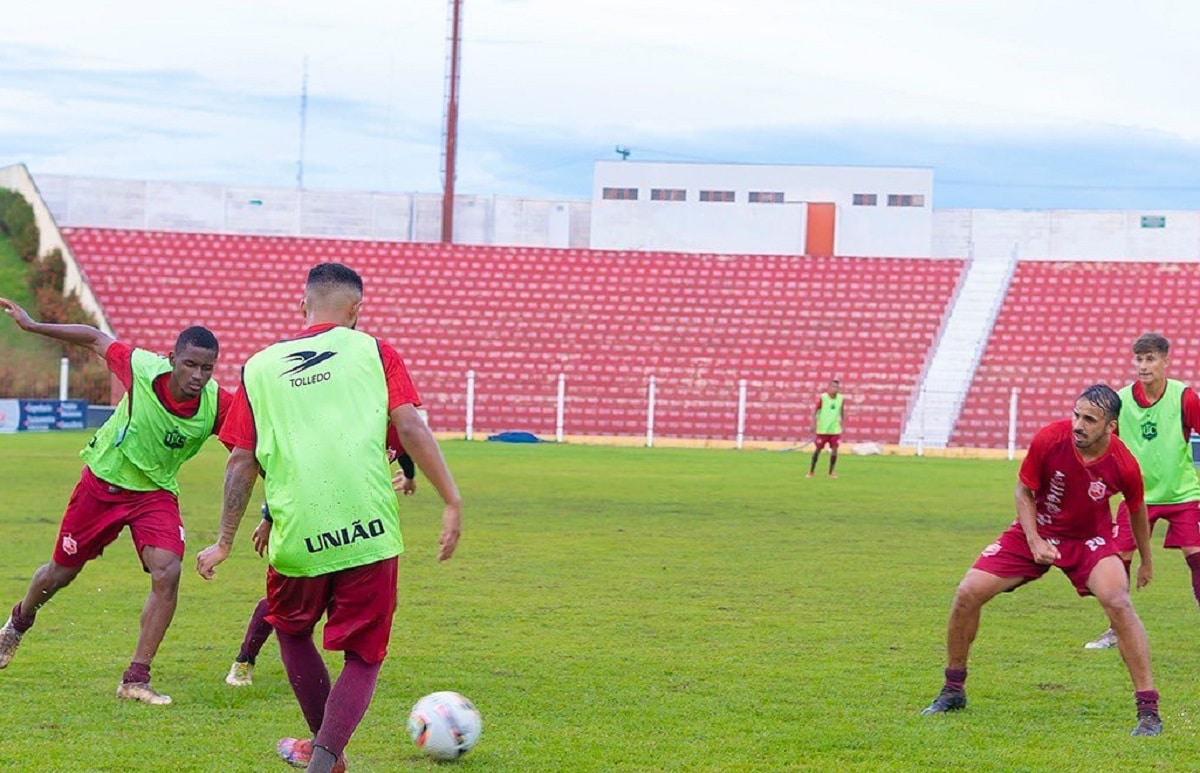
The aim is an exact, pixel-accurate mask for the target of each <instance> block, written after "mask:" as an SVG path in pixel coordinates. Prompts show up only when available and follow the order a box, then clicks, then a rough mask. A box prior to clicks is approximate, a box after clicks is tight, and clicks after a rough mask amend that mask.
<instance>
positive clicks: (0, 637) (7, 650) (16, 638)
mask: <svg viewBox="0 0 1200 773" xmlns="http://www.w3.org/2000/svg"><path fill="white" fill-rule="evenodd" d="M24 635H25V634H23V633H21V632H20V631H18V630H17V629H16V627H15V626H13V621H12V618H11V617H10V618H9V619H8V622H6V623H5V624H4V627H3V628H0V668H4V667H5V666H7V665H8V664H9V663H10V662H11V661H12V659H13V655H14V654H16V651H17V645H18V644H20V643H21V637H22V636H24Z"/></svg>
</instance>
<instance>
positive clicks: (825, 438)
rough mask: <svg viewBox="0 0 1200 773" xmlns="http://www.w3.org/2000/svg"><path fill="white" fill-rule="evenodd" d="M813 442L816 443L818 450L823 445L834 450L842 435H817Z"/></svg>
mask: <svg viewBox="0 0 1200 773" xmlns="http://www.w3.org/2000/svg"><path fill="white" fill-rule="evenodd" d="M813 442H814V443H816V445H817V450H818V451H820V450H821V449H822V448H824V447H825V446H829V448H830V449H832V450H834V451H836V450H837V447H838V443H840V442H842V436H841V435H817V437H816V439H815V440H814V441H813Z"/></svg>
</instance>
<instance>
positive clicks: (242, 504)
mask: <svg viewBox="0 0 1200 773" xmlns="http://www.w3.org/2000/svg"><path fill="white" fill-rule="evenodd" d="M261 471H262V470H261V468H260V467H259V465H258V459H257V458H256V457H255V456H254V451H253V450H251V449H248V448H235V449H233V451H231V452H230V454H229V461H228V462H226V464H225V501H224V504H223V505H222V507H221V530H220V533H219V534H218V535H217V541H216V543H215V544H213V545H210V546H209V547H207V548H205V549H204V550H202V551H200V554H199V555H197V556H196V571H197V572H198V573H199V574H200V576H201V577H203V578H204V579H206V580H211V579H212V578H213V576H214V575H215V574H216V568H217V566H218V565H219V564H220V563H221V562H223V561H224V560H225V559H226V558H228V557H229V550H230V549H231V548H232V547H233V539H234V537H236V536H237V530H238V526H240V525H241V523H242V517H243V516H244V515H245V514H246V506H247V505H248V504H249V503H250V495H251V494H252V493H253V492H254V481H255V480H256V479H257V478H258V475H259V473H260V472H261Z"/></svg>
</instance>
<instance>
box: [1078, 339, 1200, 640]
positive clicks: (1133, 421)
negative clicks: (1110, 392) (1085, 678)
mask: <svg viewBox="0 0 1200 773" xmlns="http://www.w3.org/2000/svg"><path fill="white" fill-rule="evenodd" d="M1170 352H1171V344H1170V342H1169V341H1167V339H1166V338H1163V337H1162V336H1161V335H1159V334H1157V333H1146V334H1145V335H1142V336H1139V337H1138V339H1137V340H1136V341H1134V342H1133V364H1134V367H1135V368H1136V369H1137V380H1136V381H1134V382H1133V383H1132V384H1130V385H1128V386H1126V387H1125V388H1124V389H1122V390H1121V391H1120V395H1121V418H1120V421H1119V422H1118V430H1117V432H1118V434H1119V435H1120V436H1121V440H1122V441H1123V442H1124V443H1125V445H1126V446H1128V447H1129V450H1130V451H1131V452H1133V455H1134V456H1135V457H1136V458H1137V460H1138V464H1139V465H1140V466H1141V468H1142V480H1143V481H1144V482H1145V485H1146V509H1147V511H1148V513H1149V516H1150V531H1151V533H1153V532H1154V525H1155V524H1156V523H1158V522H1159V521H1160V520H1163V521H1166V522H1167V535H1166V537H1165V539H1164V540H1163V547H1165V548H1178V549H1179V552H1180V553H1181V554H1183V558H1184V560H1185V561H1187V565H1188V569H1189V570H1190V571H1191V574H1192V595H1193V596H1194V597H1195V598H1196V602H1197V603H1198V604H1200V481H1198V480H1197V478H1196V468H1195V466H1194V465H1193V464H1192V448H1191V442H1190V438H1191V434H1192V432H1200V396H1197V394H1196V393H1195V392H1194V391H1193V390H1192V388H1191V387H1189V386H1187V385H1186V384H1184V383H1183V382H1182V381H1176V380H1174V379H1169V378H1167V367H1168V366H1169V365H1170V361H1169V359H1168V357H1169V355H1170ZM1116 545H1117V550H1119V551H1120V553H1121V560H1122V561H1124V562H1125V567H1126V569H1125V571H1126V573H1128V572H1129V568H1128V567H1129V563H1130V560H1131V559H1132V558H1133V550H1134V547H1135V543H1134V539H1133V532H1132V530H1131V529H1130V525H1129V508H1127V507H1126V506H1125V504H1124V503H1122V504H1121V506H1120V507H1119V508H1117V528H1116ZM1116 645H1117V636H1116V634H1115V633H1114V632H1113V630H1112V629H1111V628H1109V629H1108V630H1107V631H1105V632H1104V633H1103V634H1101V635H1100V637H1099V638H1098V639H1096V640H1095V641H1090V642H1088V643H1087V644H1086V645H1084V646H1085V647H1086V648H1087V649H1090V650H1095V649H1107V648H1109V647H1115V646H1116Z"/></svg>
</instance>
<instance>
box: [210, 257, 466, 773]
mask: <svg viewBox="0 0 1200 773" xmlns="http://www.w3.org/2000/svg"><path fill="white" fill-rule="evenodd" d="M362 303H363V297H362V279H361V278H360V277H359V276H358V274H357V273H355V272H354V271H353V270H352V269H350V268H348V267H346V266H344V265H341V264H337V263H323V264H320V265H318V266H316V267H315V268H313V269H312V270H311V271H310V272H309V274H308V281H307V283H306V284H305V291H304V300H303V303H302V305H301V308H302V310H303V312H304V315H305V318H306V321H307V324H308V327H306V328H305V329H304V330H303V331H301V332H300V333H299V335H297V336H296V337H294V338H290V339H285V340H283V341H280V342H278V343H275V344H272V345H271V346H268V347H267V348H265V349H263V350H262V351H260V352H258V353H257V354H255V355H254V356H253V357H251V358H250V359H249V360H248V361H247V362H246V366H245V368H244V369H243V373H242V387H241V389H240V390H239V391H238V395H237V397H236V399H235V401H234V404H233V407H232V408H231V409H230V416H229V422H228V423H227V425H226V427H225V429H224V430H223V431H222V433H221V437H222V439H223V440H225V441H227V442H229V443H231V444H232V445H233V446H234V449H233V452H232V453H231V454H230V457H229V463H228V465H227V467H226V470H225V500H224V506H223V508H222V513H221V527H220V533H219V537H218V539H217V542H216V544H214V545H212V546H210V547H208V548H206V549H205V550H203V551H201V553H200V554H199V555H198V556H197V557H196V569H197V571H198V572H199V573H200V575H201V576H202V577H204V578H205V579H211V578H212V577H213V575H214V572H215V569H216V567H217V566H218V565H219V564H220V563H221V562H223V561H224V560H225V559H226V558H227V557H228V556H229V551H230V548H231V546H232V545H233V541H234V537H235V536H236V534H237V529H238V525H239V524H240V522H241V519H242V517H243V515H244V514H245V510H246V505H247V503H248V502H249V499H250V495H251V493H252V491H253V489H254V483H255V480H256V478H257V477H258V475H259V473H260V471H262V472H265V475H266V478H265V485H264V487H265V490H266V498H267V501H268V502H269V503H270V505H271V517H272V519H273V524H272V527H271V533H270V538H269V544H268V546H267V555H268V560H269V562H270V567H269V568H268V569H267V614H266V618H265V619H266V620H267V622H269V623H271V625H273V626H274V627H275V634H276V636H277V637H278V639H279V651H280V655H281V657H282V659H283V664H284V668H285V670H286V671H287V674H288V679H289V681H290V682H291V685H292V690H293V692H294V693H295V695H296V700H297V701H298V702H299V704H300V708H301V711H302V712H303V714H304V718H305V720H306V721H307V723H308V727H309V730H310V731H311V732H312V733H313V737H312V738H311V740H310V739H297V738H284V739H282V740H281V741H280V742H279V744H278V746H277V750H278V752H279V755H280V756H281V757H282V758H283V759H284V760H285V761H286V762H288V763H289V764H291V765H293V766H296V767H307V768H308V770H310V771H313V773H329V771H332V770H344V769H345V759H344V754H343V752H344V750H345V747H346V744H347V743H348V742H349V740H350V737H351V736H352V735H353V733H354V730H355V729H356V728H357V727H358V724H359V722H360V721H362V718H363V716H364V715H365V714H366V711H367V708H368V707H369V706H370V703H371V698H372V696H373V695H374V693H375V683H376V679H377V678H378V675H379V669H380V666H381V665H382V663H383V660H384V658H385V657H386V656H387V647H388V641H389V639H390V636H391V628H392V617H393V615H394V613H395V610H396V591H397V589H396V580H397V565H398V557H399V554H400V552H401V551H402V550H403V544H402V542H401V537H400V519H399V509H398V505H397V502H396V494H395V491H394V490H393V489H392V479H391V471H390V468H389V465H388V461H387V456H386V453H385V449H384V435H385V430H386V428H387V425H388V422H389V420H390V422H391V423H392V424H393V425H394V426H395V427H396V431H397V434H398V435H399V438H400V441H401V442H402V443H403V444H404V448H405V450H407V451H408V453H409V455H410V456H412V458H413V460H414V461H416V463H417V466H418V467H420V468H421V471H422V472H423V473H424V474H425V477H426V478H427V479H428V480H429V482H430V484H431V485H432V486H433V487H434V489H436V490H437V492H438V494H439V495H441V497H442V500H443V502H444V503H445V507H444V509H443V511H442V531H441V535H440V537H439V540H438V542H439V545H440V549H439V552H438V560H441V561H444V560H446V559H449V558H450V557H451V555H453V553H454V549H455V547H456V546H457V544H458V538H459V533H460V531H461V528H462V500H461V498H460V497H459V493H458V489H457V487H456V486H455V484H454V479H453V477H452V476H451V475H450V471H449V469H448V468H447V467H446V463H445V460H444V459H443V458H442V454H441V450H440V449H439V448H438V445H437V441H436V440H435V439H434V437H433V434H432V433H431V432H430V431H429V427H428V426H426V424H425V422H424V420H423V419H422V418H421V415H420V414H419V413H418V412H417V408H416V406H417V405H419V404H420V398H418V396H417V392H416V389H415V388H414V387H413V385H412V381H411V380H410V379H409V377H408V373H407V371H406V370H405V367H404V363H403V361H402V360H401V359H400V356H399V355H398V354H397V353H396V351H395V349H393V348H392V347H391V346H388V345H387V344H385V343H383V342H381V341H378V340H376V339H375V338H373V337H371V336H369V335H367V334H365V333H361V332H358V331H356V330H355V329H354V327H355V325H356V324H357V321H358V316H359V312H360V310H361V309H362ZM323 615H324V616H326V622H325V629H324V645H325V648H326V649H328V650H340V651H343V652H344V653H345V656H344V658H345V660H344V664H343V666H342V671H341V673H340V674H339V675H338V678H337V681H336V682H335V683H333V685H332V687H331V685H330V679H329V672H328V670H327V669H326V667H325V662H324V660H323V659H322V658H321V654H320V653H319V652H318V651H317V647H316V645H315V643H314V641H313V628H314V627H315V626H316V624H317V622H318V621H319V620H320V618H321V617H322V616H323Z"/></svg>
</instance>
